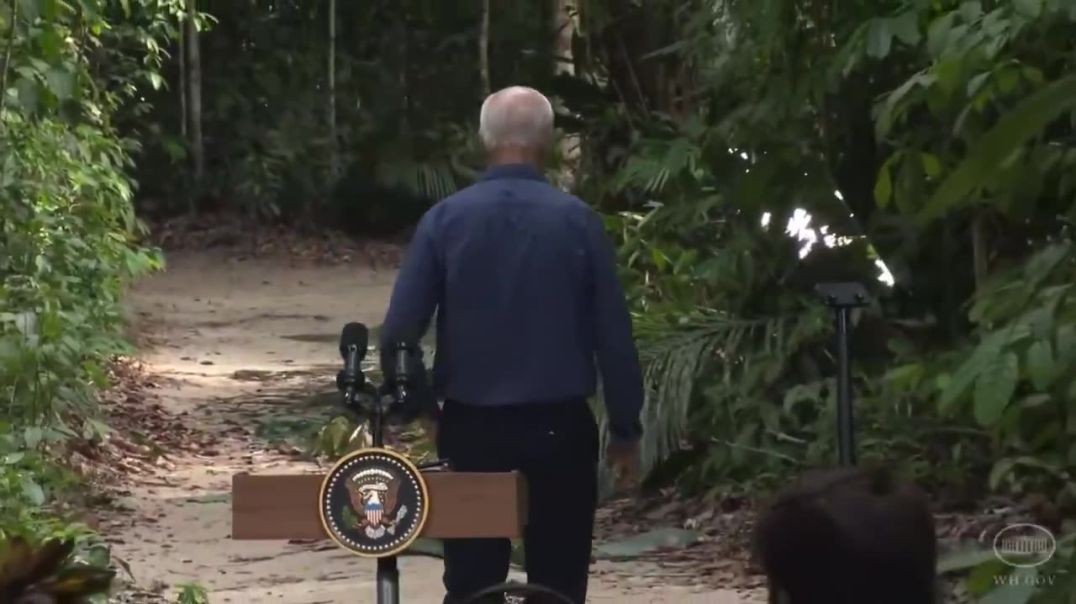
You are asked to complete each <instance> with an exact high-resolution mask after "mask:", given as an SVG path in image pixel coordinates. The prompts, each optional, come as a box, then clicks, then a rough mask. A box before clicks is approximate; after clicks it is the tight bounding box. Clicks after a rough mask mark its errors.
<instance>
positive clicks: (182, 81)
mask: <svg viewBox="0 0 1076 604" xmlns="http://www.w3.org/2000/svg"><path fill="white" fill-rule="evenodd" d="M180 26H181V27H184V28H185V27H186V26H185V25H184V24H183V19H182V18H180ZM183 31H184V35H181V36H179V133H180V135H181V136H182V137H183V140H187V121H188V119H189V117H190V115H189V114H188V113H187V44H186V41H185V40H186V38H187V36H186V29H184V30H183Z"/></svg>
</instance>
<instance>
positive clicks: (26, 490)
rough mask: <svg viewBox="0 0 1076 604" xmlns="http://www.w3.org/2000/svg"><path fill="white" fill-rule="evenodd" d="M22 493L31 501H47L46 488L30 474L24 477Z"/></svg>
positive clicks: (38, 502)
mask: <svg viewBox="0 0 1076 604" xmlns="http://www.w3.org/2000/svg"><path fill="white" fill-rule="evenodd" d="M21 482H22V494H23V496H24V497H26V499H27V500H29V501H30V503H33V504H34V505H43V504H44V503H45V490H44V489H42V488H41V485H39V484H37V482H35V481H34V479H33V478H31V477H30V476H28V475H24V476H23V477H22V480H21Z"/></svg>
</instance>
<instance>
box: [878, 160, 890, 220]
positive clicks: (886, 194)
mask: <svg viewBox="0 0 1076 604" xmlns="http://www.w3.org/2000/svg"><path fill="white" fill-rule="evenodd" d="M891 199H893V176H892V174H890V171H889V162H888V161H887V162H885V163H884V164H882V168H881V169H880V170H879V171H878V180H877V181H875V183H874V201H875V202H877V204H878V207H880V208H884V207H886V206H888V205H889V201H890V200H891Z"/></svg>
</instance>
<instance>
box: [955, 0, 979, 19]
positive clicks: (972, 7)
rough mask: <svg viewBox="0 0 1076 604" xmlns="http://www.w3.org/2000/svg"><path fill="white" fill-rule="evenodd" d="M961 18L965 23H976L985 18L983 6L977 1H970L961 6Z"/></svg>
mask: <svg viewBox="0 0 1076 604" xmlns="http://www.w3.org/2000/svg"><path fill="white" fill-rule="evenodd" d="M960 16H961V17H963V18H964V20H965V21H975V20H976V19H979V18H980V17H982V16H983V5H982V3H981V2H978V1H977V0H968V1H967V2H963V3H961V5H960Z"/></svg>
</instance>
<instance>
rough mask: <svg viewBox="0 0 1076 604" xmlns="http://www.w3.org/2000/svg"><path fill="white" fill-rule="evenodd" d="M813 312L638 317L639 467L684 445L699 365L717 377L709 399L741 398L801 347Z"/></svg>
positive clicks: (812, 332) (818, 327) (813, 329)
mask: <svg viewBox="0 0 1076 604" xmlns="http://www.w3.org/2000/svg"><path fill="white" fill-rule="evenodd" d="M813 319H814V317H813V316H812V315H811V314H810V313H806V314H803V313H800V314H797V315H794V316H783V317H773V318H763V319H739V318H735V317H729V316H727V315H724V314H709V315H704V316H702V317H700V318H697V319H695V320H693V321H691V322H688V323H685V324H680V325H676V326H668V325H660V324H655V323H653V322H648V321H646V320H645V319H638V320H637V322H636V335H637V338H638V340H639V341H640V342H641V343H640V346H639V357H640V363H641V364H642V366H643V381H644V388H645V392H646V399H645V402H644V405H643V411H642V423H643V429H644V436H643V442H642V445H641V449H642V469H643V472H644V473H646V472H649V471H650V470H651V469H653V468H654V467H655V466H656V465H657V464H658V463H660V462H661V461H662V460H664V459H665V458H667V457H668V456H669V454H671V453H673V452H675V451H676V450H678V449H681V448H682V447H683V446H684V440H685V438H686V437H687V436H688V432H689V430H688V426H689V421H690V419H691V415H692V412H693V406H692V404H693V401H695V399H696V398H697V395H698V394H699V393H698V383H699V380H700V377H701V376H702V374H703V372H704V371H713V372H714V375H713V376H711V377H714V376H720V379H717V380H714V382H715V383H714V384H713V385H712V386H711V388H712V390H710V391H709V392H708V393H707V394H708V398H709V399H711V400H712V402H718V403H721V402H723V401H730V400H748V399H749V398H752V397H750V396H748V394H749V393H750V391H752V390H757V389H765V388H766V387H767V386H768V385H769V382H772V381H773V379H775V377H776V376H778V375H779V374H780V373H781V372H782V369H783V367H784V365H785V363H786V362H787V360H788V359H789V358H791V356H792V355H793V354H794V353H795V352H796V351H797V350H798V349H799V348H800V346H801V345H802V344H803V343H804V342H805V341H806V340H807V339H810V338H814V337H817V336H818V335H819V334H820V332H821V331H823V330H824V329H825V327H824V323H822V322H819V321H815V320H813ZM756 397H757V395H756ZM711 411H713V410H711ZM595 413H596V415H597V416H598V418H599V421H600V423H601V426H602V434H603V435H604V436H603V438H608V434H607V432H608V431H607V430H606V427H607V419H608V418H607V416H606V414H605V410H604V408H603V407H602V405H595Z"/></svg>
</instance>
